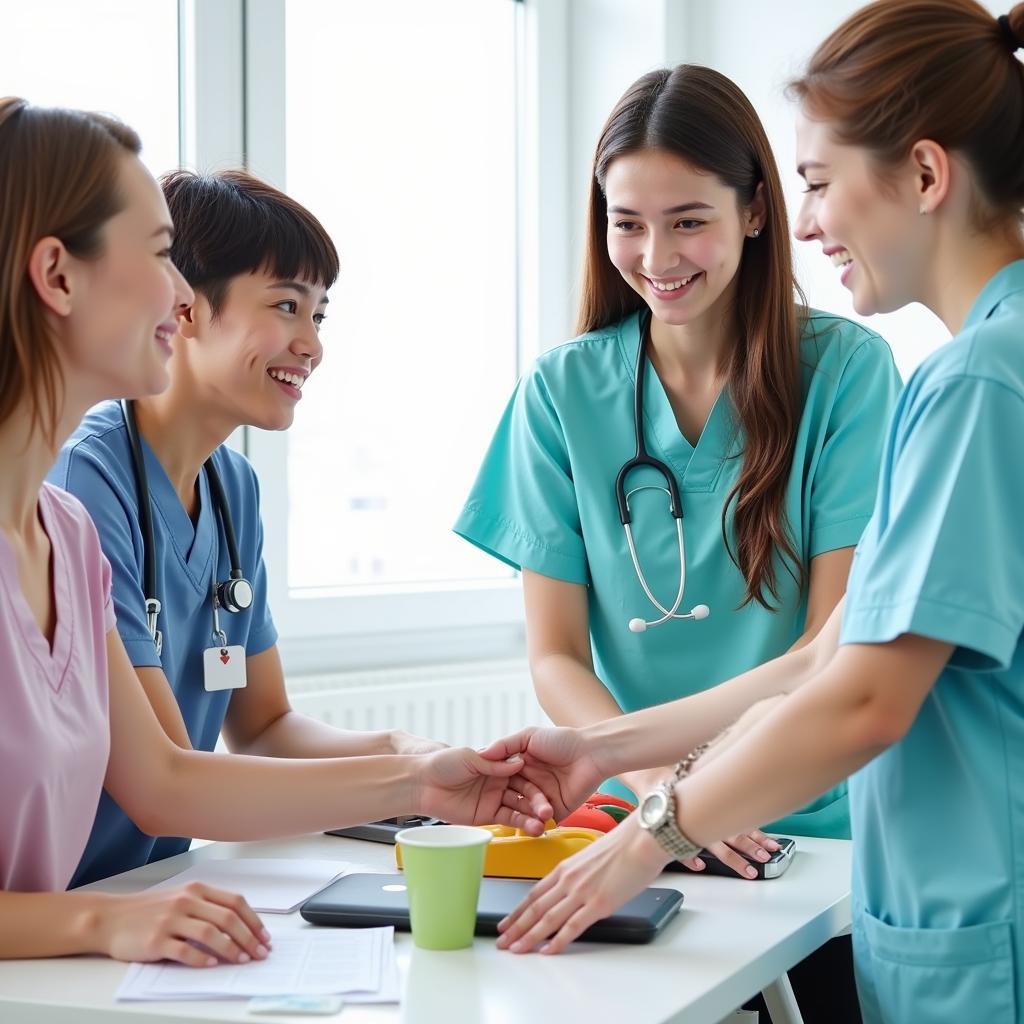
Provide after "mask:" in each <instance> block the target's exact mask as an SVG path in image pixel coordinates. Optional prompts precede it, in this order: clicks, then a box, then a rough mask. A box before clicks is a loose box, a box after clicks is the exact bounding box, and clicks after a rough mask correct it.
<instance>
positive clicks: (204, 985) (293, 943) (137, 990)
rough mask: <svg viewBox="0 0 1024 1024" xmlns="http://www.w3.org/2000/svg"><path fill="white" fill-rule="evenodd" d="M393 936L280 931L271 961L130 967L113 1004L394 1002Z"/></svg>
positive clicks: (365, 931) (379, 931) (387, 931)
mask: <svg viewBox="0 0 1024 1024" xmlns="http://www.w3.org/2000/svg"><path fill="white" fill-rule="evenodd" d="M394 935H395V931H394V929H393V928H352V929H347V928H303V929H299V930H296V931H279V932H278V934H276V935H275V936H274V948H273V949H272V950H271V952H270V956H268V957H267V959H266V960H254V961H252V962H251V963H248V964H221V965H218V966H217V967H185V966H183V965H182V964H173V963H157V964H132V965H131V966H130V967H129V968H128V971H127V972H126V974H125V976H124V980H123V981H122V982H121V985H120V987H119V988H118V990H117V992H116V993H115V998H116V999H118V1000H121V1001H125V1000H144V1001H149V1000H194V999H248V998H250V997H252V996H273V995H345V997H346V1001H347V1002H348V1001H358V1002H396V1001H397V1000H398V998H399V993H398V989H397V983H396V982H397V969H396V967H395V952H394ZM382 982H383V983H384V984H383V985H382ZM350 993H351V996H350Z"/></svg>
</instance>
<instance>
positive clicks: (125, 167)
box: [62, 155, 193, 401]
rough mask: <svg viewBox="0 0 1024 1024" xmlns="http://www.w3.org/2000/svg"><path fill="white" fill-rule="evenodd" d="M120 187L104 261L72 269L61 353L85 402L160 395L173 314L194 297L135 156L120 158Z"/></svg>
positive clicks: (159, 199) (158, 199)
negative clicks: (176, 263)
mask: <svg viewBox="0 0 1024 1024" xmlns="http://www.w3.org/2000/svg"><path fill="white" fill-rule="evenodd" d="M119 190H120V194H121V197H122V200H123V201H124V204H125V205H124V208H123V209H122V210H121V212H120V213H118V214H116V215H115V216H113V217H112V218H111V219H110V220H109V221H107V223H106V224H105V225H104V227H103V231H102V250H101V253H100V255H99V257H98V258H96V259H75V258H71V261H70V264H69V265H70V266H71V268H72V275H73V284H72V288H73V299H74V302H73V305H72V307H71V311H70V315H69V316H68V317H67V325H66V332H67V339H66V344H65V345H64V346H63V349H62V356H63V359H64V362H65V364H66V370H67V371H68V372H67V374H66V379H67V380H68V381H69V382H71V381H74V382H76V383H75V384H74V385H73V386H75V387H76V389H77V388H78V387H79V386H80V387H81V388H82V392H83V396H84V397H85V400H86V401H99V400H100V399H102V398H117V397H129V398H138V397H142V396H144V395H152V394H156V393H158V392H160V391H162V390H163V389H164V388H165V387H166V386H167V382H168V374H167V361H168V359H169V357H170V355H171V339H172V338H173V337H174V333H175V330H176V329H177V321H176V319H175V314H174V311H175V310H176V309H180V308H183V307H186V306H188V305H189V304H190V303H191V302H192V299H193V295H192V289H191V288H189V286H188V284H187V283H186V282H185V280H184V278H182V276H181V274H179V273H178V271H177V270H176V269H175V267H174V264H173V263H171V260H170V241H171V218H170V215H169V214H168V212H167V204H166V203H165V202H164V197H163V194H162V193H161V191H160V188H159V186H158V185H157V183H156V182H155V181H154V180H153V177H152V176H151V175H150V173H149V172H148V171H147V170H146V169H145V167H144V166H143V165H142V163H141V162H140V161H139V160H138V158H137V157H134V156H128V155H126V156H125V157H124V158H123V160H122V161H121V166H120V169H119Z"/></svg>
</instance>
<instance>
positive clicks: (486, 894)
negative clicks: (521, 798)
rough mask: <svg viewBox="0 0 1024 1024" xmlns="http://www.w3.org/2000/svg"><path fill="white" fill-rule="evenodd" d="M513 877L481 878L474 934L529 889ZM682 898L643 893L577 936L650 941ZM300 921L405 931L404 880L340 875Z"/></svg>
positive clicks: (669, 892)
mask: <svg viewBox="0 0 1024 1024" xmlns="http://www.w3.org/2000/svg"><path fill="white" fill-rule="evenodd" d="M533 885H534V883H533V882H530V881H524V880H522V879H518V878H485V879H483V880H482V881H481V883H480V901H479V903H478V904H477V915H476V934H477V935H497V934H498V922H499V921H500V920H501V919H502V918H503V917H505V915H506V914H508V913H509V912H510V911H511V910H513V909H514V908H515V907H516V905H517V904H518V903H519V902H520V900H522V899H523V897H524V896H525V895H526V894H527V893H528V892H529V891H530V889H531V888H533ZM682 905H683V894H682V893H681V892H677V891H676V890H675V889H644V891H643V892H642V893H640V895H639V896H636V897H634V898H633V899H631V900H630V901H629V902H628V903H626V904H625V905H624V906H623V907H621V908H620V909H619V910H618V911H616V913H614V914H612V915H611V917H606V918H604V919H603V920H601V921H597V922H595V923H594V924H592V925H591V926H590V927H589V928H588V929H587V930H586V931H585V932H584V933H583V934H582V935H581V936H580V939H581V940H586V941H590V942H629V943H644V942H650V941H651V939H653V938H654V937H655V936H656V935H657V934H658V932H660V931H661V930H662V929H663V928H664V927H665V925H666V924H667V923H668V922H669V921H670V920H671V919H672V918H673V917H675V915H676V914H677V913H678V912H679V910H680V909H681V908H682ZM302 916H303V917H304V918H305V919H306V920H307V921H310V922H311V923H313V924H325V925H333V926H334V927H336V928H366V927H380V926H381V925H389V924H390V925H394V926H395V928H397V929H398V930H399V931H406V932H407V931H408V930H409V902H408V900H407V898H406V892H405V876H404V875H398V874H387V875H368V874H367V875H346V876H345V877H344V878H339V879H338V881H336V882H334V883H332V884H331V885H329V886H328V887H327V888H326V889H324V890H323V891H322V892H319V893H317V894H316V896H314V897H312V899H309V900H307V901H306V902H305V903H304V904H303V906H302Z"/></svg>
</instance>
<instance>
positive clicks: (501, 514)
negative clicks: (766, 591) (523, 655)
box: [455, 311, 900, 835]
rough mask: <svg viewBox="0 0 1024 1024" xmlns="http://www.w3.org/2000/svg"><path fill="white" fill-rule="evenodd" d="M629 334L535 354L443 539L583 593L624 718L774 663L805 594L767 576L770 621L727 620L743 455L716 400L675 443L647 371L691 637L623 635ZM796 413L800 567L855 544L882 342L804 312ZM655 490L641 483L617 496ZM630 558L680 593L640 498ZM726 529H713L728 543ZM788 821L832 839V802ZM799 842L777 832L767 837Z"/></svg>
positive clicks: (636, 323) (630, 581)
mask: <svg viewBox="0 0 1024 1024" xmlns="http://www.w3.org/2000/svg"><path fill="white" fill-rule="evenodd" d="M639 343H640V319H639V315H638V314H633V315H632V316H629V317H627V318H626V319H625V320H623V321H622V322H620V323H618V324H614V325H611V326H609V327H607V328H605V329H603V330H599V331H595V332H593V333H591V334H587V335H583V336H581V337H579V338H577V339H575V340H573V341H571V342H568V343H566V344H564V345H561V346H559V347H557V348H555V349H552V350H551V351H549V352H547V353H545V354H544V355H542V356H541V357H540V358H538V359H537V360H536V361H535V363H534V364H533V366H532V368H531V369H530V371H529V372H528V373H527V374H526V375H525V376H524V377H523V378H522V380H520V382H519V384H518V385H517V387H516V390H515V393H514V394H513V396H512V399H511V401H510V402H509V404H508V406H507V408H506V410H505V413H504V415H503V417H502V419H501V421H500V423H499V425H498V429H497V431H496V433H495V436H494V438H493V440H492V442H491V445H490V448H489V450H488V452H487V454H486V456H485V458H484V461H483V465H482V467H481V469H480V472H479V475H478V477H477V480H476V483H475V485H474V487H473V489H472V492H471V494H470V497H469V499H468V501H467V502H466V505H465V507H464V508H463V510H462V513H461V514H460V516H459V518H458V520H457V522H456V525H455V531H456V533H458V534H459V535H461V536H462V537H464V538H466V539H467V540H469V541H470V542H472V543H473V544H476V545H477V546H479V547H481V548H482V549H484V550H485V551H488V552H489V553H490V554H492V555H494V556H496V557H497V558H500V559H502V560H503V561H505V562H507V563H508V564H510V565H512V566H514V567H516V568H517V569H518V568H525V569H529V570H531V571H533V572H536V573H540V574H542V575H545V576H550V577H553V578H555V579H560V580H565V581H568V582H571V583H579V584H585V585H587V586H588V604H589V617H590V632H591V643H592V648H593V655H594V667H595V672H596V673H597V675H598V677H599V678H600V679H601V680H602V681H603V682H604V683H605V685H606V686H607V687H608V689H609V691H610V692H611V694H612V696H613V697H614V698H615V700H616V702H617V703H618V704H619V706H620V707H621V708H622V709H623V710H624V711H634V710H637V709H639V708H643V707H649V706H651V705H653V704H659V703H662V702H664V701H668V700H674V699H676V698H678V697H683V696H687V695H689V694H692V693H697V692H699V691H701V690H705V689H707V688H708V687H710V686H714V685H715V684H717V683H719V682H722V681H724V680H726V679H729V678H731V677H733V676H735V675H737V674H739V673H741V672H744V671H746V670H748V669H750V668H752V667H753V666H755V665H758V664H760V663H762V662H764V661H767V660H769V659H770V658H773V657H776V656H777V655H779V654H781V653H783V652H784V651H785V650H786V649H787V648H788V647H789V646H790V645H791V644H792V643H793V642H794V641H795V640H796V639H797V638H798V637H799V636H800V634H801V632H802V630H803V625H804V619H805V615H806V595H805V594H801V593H800V591H799V589H798V587H797V585H796V583H795V582H794V581H793V580H792V579H791V578H790V576H789V574H788V573H787V572H786V570H785V569H784V568H782V567H781V566H780V571H779V573H778V579H779V585H780V595H781V602H780V607H779V610H777V611H767V610H765V609H764V608H762V607H761V606H760V605H757V604H749V605H747V606H746V607H743V608H740V604H741V603H742V601H743V595H744V580H743V577H742V574H741V573H740V571H739V570H738V569H737V567H736V566H735V564H734V563H733V561H732V559H731V558H730V555H729V552H728V551H727V549H726V546H725V542H724V539H723V536H722V510H723V508H724V506H725V503H726V499H727V497H728V494H729V492H730V490H731V489H732V487H733V485H734V484H735V482H736V480H737V477H738V474H739V472H740V468H741V460H742V448H743V439H742V436H741V433H740V431H739V429H738V427H737V424H736V419H735V416H734V411H733V406H732V403H731V401H730V399H729V396H728V392H727V390H725V389H723V392H722V393H721V394H720V395H719V397H718V400H717V401H716V403H715V405H714V407H713V408H712V410H711V413H710V415H709V417H708V420H707V422H706V423H705V425H704V429H703V431H702V432H701V435H700V437H699V439H698V441H697V444H696V445H691V444H690V443H689V441H687V439H686V438H685V437H684V436H683V434H682V433H681V431H680V430H679V426H678V424H677V422H676V418H675V414H674V412H673V410H672V406H671V403H670V402H669V400H668V396H667V395H666V393H665V389H664V387H663V386H662V384H661V381H660V379H659V377H658V375H657V372H656V370H655V369H654V367H653V366H652V365H651V363H650V361H648V363H647V369H646V377H645V390H644V408H643V414H644V429H645V434H646V438H647V446H648V448H649V450H650V452H651V454H653V455H655V456H656V457H657V458H659V459H661V460H663V461H664V462H665V463H667V464H668V466H669V468H670V469H671V470H672V472H673V473H674V474H675V476H676V480H677V483H678V485H679V489H680V492H681V497H682V501H683V509H684V519H683V525H684V530H685V533H686V561H687V583H686V595H685V598H684V601H683V607H684V608H685V609H689V608H691V607H692V606H693V605H695V604H706V605H708V606H709V607H710V609H711V615H710V616H709V617H708V618H707V619H704V620H703V621H700V622H670V623H667V624H665V625H664V626H660V627H658V628H657V629H652V630H648V631H647V632H646V633H642V634H635V633H631V632H629V630H628V628H627V624H628V622H629V620H630V619H631V618H634V617H635V616H642V617H645V618H651V617H654V615H655V613H654V609H653V606H652V605H651V604H650V603H649V602H648V600H647V598H646V597H645V596H644V593H643V590H642V589H641V585H640V583H639V581H638V579H637V577H636V574H635V572H634V571H633V567H632V563H631V560H630V556H629V551H628V548H627V545H626V540H625V537H624V535H623V530H622V526H621V524H620V522H619V518H618V514H617V510H616V505H615V493H614V482H615V477H616V474H617V473H618V471H619V468H620V466H621V465H622V464H623V463H624V462H625V461H626V460H627V459H629V458H631V457H632V455H633V453H634V450H635V437H634V428H633V398H634V388H635V380H634V373H635V366H636V355H637V347H638V345H639ZM800 358H801V373H802V394H803V412H802V415H801V419H800V423H799V426H798V429H797V434H796V438H795V443H794V455H793V466H792V471H791V474H790V479H789V482H788V485H787V490H786V495H785V511H786V515H787V517H788V521H789V524H790V527H791V530H792V536H793V537H794V539H795V542H796V549H797V551H798V552H799V553H800V555H801V558H802V559H803V561H804V564H805V565H807V564H809V563H810V560H811V559H812V558H814V557H815V556H816V555H818V554H821V553H822V552H825V551H830V550H833V549H836V548H842V547H851V546H853V545H855V544H856V543H857V541H858V540H859V538H860V535H861V531H862V530H863V528H864V526H865V525H866V523H867V521H868V519H869V517H870V515H871V509H872V505H873V502H874V496H875V483H876V476H877V472H878V465H879V460H880V455H881V446H882V439H883V436H884V431H885V426H886V423H887V420H888V417H889V414H890V411H891V409H892V407H893V404H894V402H895V398H896V394H897V392H898V390H899V386H900V381H899V376H898V374H897V372H896V369H895V366H894V364H893V361H892V355H891V353H890V351H889V348H888V346H887V345H886V344H885V342H884V341H883V340H882V339H881V338H880V337H879V336H878V335H877V334H875V333H873V332H872V331H870V330H868V329H866V328H864V327H862V326H860V325H859V324H855V323H853V322H852V321H849V320H845V319H843V318H842V317H836V316H832V315H830V314H826V313H819V312H816V311H811V313H810V315H809V316H808V318H807V321H806V325H805V329H804V331H803V336H802V339H801V342H800ZM643 484H651V485H654V487H660V486H661V485H662V478H661V477H660V476H659V475H658V474H657V473H655V472H654V471H653V470H648V469H641V470H638V471H636V472H634V473H633V474H631V475H630V478H629V488H630V489H633V488H636V487H638V486H640V485H643ZM630 507H631V509H632V510H633V531H634V539H635V541H636V546H637V553H638V556H639V558H640V561H641V564H642V565H643V567H644V571H645V573H646V575H647V578H648V581H649V582H650V584H651V587H652V589H653V591H654V593H655V595H656V596H657V597H659V599H660V600H661V601H662V603H665V602H666V601H667V602H671V601H672V599H673V598H674V596H675V593H676V590H677V588H678V581H679V553H678V546H677V543H676V539H675V525H674V521H673V519H672V518H671V516H670V515H669V513H668V499H667V497H666V495H665V494H664V493H663V492H661V491H657V490H642V491H640V492H639V493H636V494H635V495H634V496H633V498H632V499H631V501H630ZM731 528H732V524H731V517H729V518H727V529H728V530H729V531H730V541H731V542H732V546H733V550H735V538H734V536H733V535H732V532H731ZM816 806H817V810H816V811H815V813H814V814H813V815H812V814H806V815H803V816H802V817H801V818H800V827H801V828H802V829H803V830H804V831H803V832H802V833H801V834H824V835H845V834H847V830H848V821H847V812H846V800H845V795H844V792H836V793H834V794H831V795H830V796H829V797H827V798H825V799H823V800H822V801H818V802H817V805H816ZM783 824H784V825H786V826H787V827H789V828H790V829H791V830H793V831H799V830H798V829H797V828H795V827H794V826H793V824H792V821H791V820H790V819H786V820H785V821H784V822H783Z"/></svg>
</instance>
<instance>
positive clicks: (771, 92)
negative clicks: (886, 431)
mask: <svg viewBox="0 0 1024 1024" xmlns="http://www.w3.org/2000/svg"><path fill="white" fill-rule="evenodd" d="M540 2H542V3H543V2H544V0H540ZM861 5H862V4H861V2H860V0H831V2H829V3H822V2H821V0H779V2H778V3H774V4H766V3H764V0H721V2H711V0H630V2H629V3H625V2H622V0H571V20H570V36H571V44H570V48H569V50H570V68H569V78H570V86H569V95H570V124H571V139H570V151H569V156H568V166H569V173H570V183H569V196H570V203H571V205H572V219H571V221H570V224H571V226H572V229H573V242H574V248H573V255H572V261H573V263H572V266H573V281H574V282H575V281H576V279H577V277H578V268H579V265H580V248H581V239H582V230H583V211H584V208H585V201H586V193H587V188H588V181H589V174H590V161H591V159H592V157H593V148H594V144H595V142H596V140H597V135H598V132H599V131H600V129H601V125H602V124H603V122H604V120H605V118H606V117H607V115H608V113H609V111H610V110H611V108H612V106H613V105H614V103H615V101H616V100H617V99H618V97H619V96H620V95H621V94H622V93H623V92H624V91H625V89H626V88H627V87H628V86H629V84H630V83H631V82H633V81H634V80H635V79H636V78H638V77H639V76H640V75H642V74H644V72H646V71H649V70H651V69H652V68H655V67H659V66H662V65H665V64H675V63H679V62H682V61H688V62H692V63H698V64H707V65H709V66H711V67H714V68H716V69H717V70H718V71H721V72H722V73H723V74H725V75H728V76H729V77H730V78H731V79H733V81H735V82H736V83H737V84H738V85H739V86H740V87H741V88H742V89H743V90H744V92H746V94H747V95H748V96H749V97H750V100H751V102H752V103H753V104H754V106H755V108H756V109H757V111H758V113H759V114H760V116H761V118H762V120H763V122H764V125H765V128H766V129H767V132H768V136H769V138H770V140H771V143H772V146H773V148H774V150H775V156H776V159H777V161H778V164H779V171H780V174H781V177H782V181H783V185H784V187H785V190H786V200H787V203H788V205H789V209H790V217H791V219H792V217H793V215H794V214H795V212H796V210H797V208H798V206H799V202H800V199H801V188H802V183H801V180H800V179H799V178H798V177H797V175H796V171H795V166H796V159H795V151H794V133H793V108H792V105H791V104H790V103H789V102H788V101H787V100H786V99H785V97H784V96H783V88H784V86H785V83H786V81H787V80H788V79H789V78H791V77H793V76H794V75H796V74H798V73H799V71H800V69H801V67H802V65H803V63H804V62H805V61H806V59H807V57H808V56H809V55H810V53H811V52H812V51H813V49H814V47H815V46H816V45H817V44H818V43H819V42H821V40H822V39H824V38H825V36H826V35H827V34H828V33H829V32H830V31H831V30H832V29H834V28H835V27H836V26H837V25H838V24H839V23H840V22H841V21H842V20H843V19H844V18H846V17H848V16H849V15H850V14H851V13H852V12H853V11H855V10H856V9H857V8H858V7H860V6H861ZM987 6H990V7H991V5H987ZM996 13H998V12H996ZM795 252H796V259H797V274H798V277H799V280H800V283H801V284H802V285H803V287H804V290H805V291H806V292H807V296H808V299H809V301H810V302H811V304H812V305H814V306H817V307H819V308H824V309H828V310H831V311H834V312H837V313H841V314H843V315H845V316H850V317H853V318H854V319H858V320H862V321H863V322H865V323H867V324H868V325H869V326H870V327H872V328H873V329H874V330H876V331H878V332H879V333H880V334H881V335H882V336H883V337H885V338H886V339H887V340H888V341H889V343H890V344H891V345H892V348H893V352H894V355H895V357H896V362H897V365H898V366H899V367H900V370H901V371H902V373H903V374H904V376H905V377H906V376H907V375H909V373H910V371H911V370H912V369H913V368H914V367H915V366H916V365H917V364H918V363H919V362H920V361H921V360H922V359H923V358H924V357H925V356H926V355H927V354H928V353H929V352H931V351H932V350H933V349H934V348H935V347H936V346H937V345H939V344H941V343H942V342H943V341H944V340H945V339H946V338H947V337H948V334H947V332H946V329H945V328H944V327H943V325H942V324H941V323H940V322H939V320H938V319H937V318H936V317H935V316H933V315H932V314H931V313H929V312H928V311H927V310H925V309H924V308H923V307H920V306H912V307H909V308H907V309H905V310H901V311H899V312H897V313H891V314H887V315H884V316H875V317H870V318H863V317H858V316H857V314H856V313H854V311H853V308H852V306H851V304H850V298H849V293H848V292H847V291H846V289H845V288H843V287H842V286H841V285H840V284H839V277H838V274H837V272H836V270H835V268H833V267H832V265H831V263H830V262H829V261H828V260H826V259H825V258H824V257H823V256H822V255H821V250H820V246H816V245H813V244H809V243H806V244H805V243H796V245H795ZM558 340H560V339H548V343H549V344H550V343H555V342H556V341H558Z"/></svg>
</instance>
